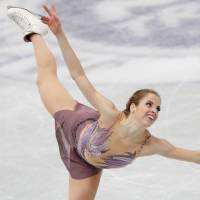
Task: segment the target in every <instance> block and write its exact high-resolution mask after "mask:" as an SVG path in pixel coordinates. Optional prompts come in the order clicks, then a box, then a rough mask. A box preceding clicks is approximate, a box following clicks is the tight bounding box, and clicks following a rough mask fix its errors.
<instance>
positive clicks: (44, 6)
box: [42, 5, 52, 16]
mask: <svg viewBox="0 0 200 200" xmlns="http://www.w3.org/2000/svg"><path fill="white" fill-rule="evenodd" d="M42 7H43V8H44V10H45V11H46V12H47V13H48V15H49V16H52V12H51V10H50V9H49V8H48V6H47V5H43V6H42Z"/></svg>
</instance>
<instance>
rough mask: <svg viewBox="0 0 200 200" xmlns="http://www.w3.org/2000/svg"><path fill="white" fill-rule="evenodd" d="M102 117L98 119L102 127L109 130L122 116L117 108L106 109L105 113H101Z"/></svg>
mask: <svg viewBox="0 0 200 200" xmlns="http://www.w3.org/2000/svg"><path fill="white" fill-rule="evenodd" d="M99 113H100V117H99V119H98V121H99V125H100V127H103V128H109V127H110V126H112V125H113V124H114V123H115V122H116V121H117V119H119V117H120V116H121V111H119V110H118V109H117V108H116V107H113V108H110V109H106V110H105V111H103V112H102V111H101V112H99Z"/></svg>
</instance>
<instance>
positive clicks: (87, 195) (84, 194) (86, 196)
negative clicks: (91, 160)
mask: <svg viewBox="0 0 200 200" xmlns="http://www.w3.org/2000/svg"><path fill="white" fill-rule="evenodd" d="M101 174H102V171H101V172H99V173H98V174H96V175H94V176H91V177H88V178H85V179H73V178H71V177H70V180H69V200H94V198H95V195H96V192H97V189H98V186H99V182H100V178H101Z"/></svg>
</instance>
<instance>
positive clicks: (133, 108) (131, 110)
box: [130, 103, 136, 113]
mask: <svg viewBox="0 0 200 200" xmlns="http://www.w3.org/2000/svg"><path fill="white" fill-rule="evenodd" d="M135 109H136V105H135V104H134V103H132V104H131V105H130V112H131V113H133V112H134V111H135Z"/></svg>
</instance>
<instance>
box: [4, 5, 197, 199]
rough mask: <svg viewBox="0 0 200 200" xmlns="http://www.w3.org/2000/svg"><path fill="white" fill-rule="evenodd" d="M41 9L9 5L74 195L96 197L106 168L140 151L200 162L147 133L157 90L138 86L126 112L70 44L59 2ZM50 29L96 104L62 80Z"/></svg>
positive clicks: (77, 79) (154, 113) (155, 113)
mask: <svg viewBox="0 0 200 200" xmlns="http://www.w3.org/2000/svg"><path fill="white" fill-rule="evenodd" d="M43 8H44V10H45V11H46V12H47V15H46V16H40V17H38V16H36V15H35V14H34V13H32V12H30V11H29V10H27V9H24V8H19V7H12V6H9V7H8V16H9V17H10V18H11V19H12V20H13V21H14V22H15V23H17V24H18V25H19V26H20V28H21V29H22V30H23V34H24V40H25V41H26V42H32V44H33V48H34V51H35V57H36V61H37V86H38V90H39V94H40V96H41V99H42V101H43V103H44V106H45V107H46V109H47V111H48V112H49V113H50V114H51V115H52V117H54V119H55V129H56V138H57V141H58V145H59V151H60V156H61V159H62V161H63V162H64V165H65V166H66V168H67V170H68V171H69V174H70V176H69V199H70V200H93V199H94V198H95V195H96V192H97V188H98V185H99V181H100V177H101V174H102V169H107V168H119V167H124V166H126V165H128V164H130V163H132V161H133V160H135V159H136V158H139V157H142V156H150V155H154V154H159V155H162V156H165V157H168V158H173V159H178V160H183V161H189V162H193V163H197V164H200V151H193V150H187V149H183V148H179V147H176V146H174V145H172V144H171V143H170V142H168V141H167V140H166V139H163V138H158V137H155V136H153V135H152V134H151V133H150V132H149V130H148V127H150V126H151V125H152V124H153V123H154V122H155V121H156V119H157V118H158V115H159V112H160V104H161V98H160V95H159V94H158V93H157V92H156V91H154V90H152V89H141V90H138V91H136V92H135V93H134V94H133V95H132V96H131V97H130V98H129V100H128V102H127V104H126V108H125V109H124V110H123V111H120V110H119V109H117V108H116V106H115V104H114V103H113V102H112V101H110V100H109V99H108V98H106V97H105V96H104V95H103V94H100V93H99V92H98V91H97V90H96V89H95V87H94V86H93V85H92V83H91V82H90V81H89V80H88V78H87V76H86V74H85V72H84V69H83V67H82V66H81V64H80V62H79V60H78V58H77V56H76V54H75V52H74V51H73V49H72V48H71V46H70V44H69V42H68V39H67V38H66V36H65V34H64V32H63V29H62V25H61V22H60V19H59V17H58V15H57V13H56V9H55V6H54V5H53V6H51V7H48V6H47V5H44V6H43ZM48 28H49V29H50V30H51V31H52V33H53V34H54V35H55V37H56V39H57V41H58V44H59V47H60V49H61V51H62V54H63V56H64V59H65V62H66V64H67V67H68V69H69V72H70V75H71V77H72V79H73V80H74V81H75V83H76V84H77V86H78V87H79V89H80V90H81V92H82V93H83V95H84V96H85V97H86V99H87V100H88V101H89V103H90V104H91V105H92V106H93V107H94V108H95V109H94V108H92V107H89V106H86V105H83V104H81V103H80V102H79V101H77V100H76V99H74V98H73V97H72V96H71V95H70V93H69V92H68V91H67V90H66V89H65V88H64V87H63V86H62V85H61V83H60V82H59V80H58V77H57V71H56V70H57V69H56V62H55V59H54V57H53V55H52V53H51V52H50V50H49V49H48V48H47V46H46V44H45V42H44V40H43V37H42V35H45V34H46V33H47V31H48ZM133 78H134V75H133Z"/></svg>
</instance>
